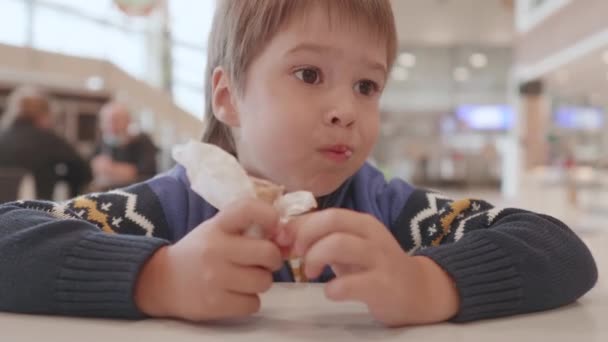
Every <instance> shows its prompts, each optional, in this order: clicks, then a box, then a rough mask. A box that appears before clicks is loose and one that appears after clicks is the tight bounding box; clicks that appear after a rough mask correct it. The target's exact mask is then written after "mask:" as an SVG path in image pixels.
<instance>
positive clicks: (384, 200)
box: [0, 165, 597, 321]
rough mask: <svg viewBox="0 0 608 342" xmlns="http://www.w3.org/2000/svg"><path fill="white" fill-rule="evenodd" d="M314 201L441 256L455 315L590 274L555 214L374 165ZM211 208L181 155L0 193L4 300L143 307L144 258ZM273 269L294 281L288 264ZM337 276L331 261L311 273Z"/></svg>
mask: <svg viewBox="0 0 608 342" xmlns="http://www.w3.org/2000/svg"><path fill="white" fill-rule="evenodd" d="M319 203H320V205H321V207H322V208H330V207H336V208H347V209H352V210H355V211H358V212H364V213H368V214H371V215H373V216H375V217H376V218H377V219H378V220H379V221H380V222H382V223H384V226H385V227H386V229H389V230H390V232H391V233H392V235H393V236H394V237H395V239H396V240H397V241H398V242H399V244H400V245H401V247H402V248H403V250H405V251H407V252H408V253H410V254H412V255H424V256H427V257H430V258H431V259H433V260H434V261H435V262H436V263H437V264H439V265H440V266H441V267H442V268H443V269H444V270H445V271H446V272H448V273H449V274H450V275H451V277H452V278H453V279H454V281H455V283H456V286H457V288H458V291H459V294H460V299H461V300H460V310H459V313H458V315H457V316H456V317H455V318H454V320H455V321H470V320H476V319H483V318H491V317H499V316H506V315H513V314H519V313H526V312H532V311H539V310H546V309H551V308H555V307H558V306H562V305H565V304H568V303H571V302H573V301H575V300H576V299H577V298H579V297H580V296H582V295H583V294H584V293H586V292H587V291H588V290H589V289H591V288H592V287H593V285H594V284H595V282H596V280H597V268H596V265H595V263H594V261H593V258H592V256H591V254H590V252H589V250H588V249H587V248H586V246H585V245H584V244H583V242H581V240H580V239H579V238H578V237H577V236H576V235H575V234H574V233H573V232H572V231H571V230H570V229H569V228H568V227H567V226H565V225H564V224H563V223H561V222H560V221H558V220H556V219H554V218H552V217H549V216H545V215H540V214H536V213H532V212H528V211H524V210H520V209H503V208H495V207H493V206H492V205H490V204H489V203H487V202H485V201H481V200H473V199H463V200H452V199H449V198H446V197H444V196H442V195H440V194H437V193H433V192H429V191H424V190H420V189H415V188H413V187H412V186H410V185H409V184H407V183H405V182H403V181H401V180H392V181H390V182H386V181H385V179H384V177H383V175H382V174H381V173H380V172H379V171H378V170H376V169H375V168H373V167H372V166H370V165H364V166H363V167H362V168H361V169H360V170H359V172H357V173H356V174H355V175H354V176H353V177H351V178H350V179H348V180H347V181H346V182H345V183H344V184H343V185H342V186H341V187H340V188H339V189H338V190H336V191H335V192H334V193H332V194H330V195H328V196H326V197H324V198H321V199H319ZM216 212H217V210H216V209H215V208H213V207H212V206H210V205H209V204H208V203H206V202H205V201H204V200H203V199H202V198H201V197H199V196H198V195H197V194H195V193H194V192H192V191H191V190H190V186H189V182H188V179H187V177H186V174H185V171H184V169H183V168H182V167H180V166H178V167H176V168H174V169H173V170H171V171H170V172H168V173H167V174H164V175H161V176H158V177H156V178H154V179H151V180H149V181H147V182H144V183H140V184H137V185H134V186H131V187H128V188H125V189H120V190H115V191H110V192H107V193H98V194H90V195H87V196H83V197H79V198H75V199H73V200H71V201H69V202H66V203H50V202H40V201H29V202H15V203H9V204H4V205H0V310H2V311H9V312H22V313H41V314H61V315H77V316H95V317H123V318H138V317H142V314H141V312H139V311H138V309H137V307H136V306H135V303H134V300H133V288H134V284H135V282H136V279H137V276H138V273H139V271H140V270H141V268H142V266H143V265H144V263H145V262H146V260H148V258H150V256H151V255H152V254H153V253H154V252H155V251H156V250H157V249H158V248H159V247H161V246H163V245H166V244H170V243H172V242H175V241H178V240H179V239H181V238H182V237H184V236H185V235H186V234H187V233H188V232H189V231H190V230H192V229H193V228H195V227H197V226H198V225H200V223H201V222H203V221H205V220H207V219H209V218H211V217H213V215H215V214H216ZM274 277H275V281H293V276H292V274H291V272H290V270H289V268H288V267H285V268H284V269H282V270H280V271H278V272H276V273H275V275H274ZM332 277H334V275H333V274H332V272H331V269H330V268H326V269H325V271H324V272H323V273H322V275H321V276H320V277H319V278H318V279H315V280H313V281H319V282H326V281H328V280H330V279H331V278H332ZM404 310H407V308H404Z"/></svg>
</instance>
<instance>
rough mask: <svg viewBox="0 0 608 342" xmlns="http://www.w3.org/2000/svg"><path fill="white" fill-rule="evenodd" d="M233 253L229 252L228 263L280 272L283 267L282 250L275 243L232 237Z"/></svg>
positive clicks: (230, 242)
mask: <svg viewBox="0 0 608 342" xmlns="http://www.w3.org/2000/svg"><path fill="white" fill-rule="evenodd" d="M228 239H230V241H229V243H228V244H227V245H229V246H230V247H231V251H229V252H227V253H226V255H227V259H228V261H230V262H232V263H233V264H236V265H240V266H259V267H263V268H265V269H267V270H269V271H276V270H279V269H280V268H281V267H282V266H283V258H282V256H281V250H280V249H279V247H277V246H276V245H275V244H274V243H273V242H271V241H268V240H260V239H255V238H248V237H244V236H230V237H228Z"/></svg>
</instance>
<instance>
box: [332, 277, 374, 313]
mask: <svg viewBox="0 0 608 342" xmlns="http://www.w3.org/2000/svg"><path fill="white" fill-rule="evenodd" d="M373 284H374V279H373V276H372V273H371V272H369V271H368V272H360V273H351V274H348V275H345V276H342V277H339V278H334V279H333V280H332V281H330V282H329V283H327V284H326V285H325V296H326V297H327V298H329V299H331V300H334V301H339V302H342V301H351V300H352V301H359V302H363V303H366V304H367V305H373V303H374V302H375V301H376V300H375V296H377V292H378V289H377V288H375V287H374V285H373Z"/></svg>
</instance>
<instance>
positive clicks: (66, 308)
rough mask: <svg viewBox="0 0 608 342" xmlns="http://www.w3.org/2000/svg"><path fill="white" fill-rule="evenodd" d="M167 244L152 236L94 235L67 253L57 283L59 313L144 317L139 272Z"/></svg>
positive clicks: (56, 299) (55, 294)
mask: <svg viewBox="0 0 608 342" xmlns="http://www.w3.org/2000/svg"><path fill="white" fill-rule="evenodd" d="M166 244H168V242H167V241H165V240H162V239H157V238H151V237H143V236H133V235H119V234H105V233H97V232H95V233H92V234H90V235H89V236H87V237H85V238H84V239H82V240H81V241H80V242H79V244H78V245H77V246H76V247H74V248H73V249H72V250H70V251H67V255H66V256H65V262H64V264H63V267H62V269H61V271H60V273H59V275H58V278H57V280H56V282H55V293H54V300H55V303H56V305H57V306H58V309H57V310H56V311H57V312H58V313H60V314H66V315H76V316H95V317H116V318H141V317H144V315H143V314H142V313H141V312H140V311H139V310H138V309H137V306H136V305H135V301H134V297H133V291H134V287H135V282H136V281H137V276H138V274H139V271H140V270H141V268H142V267H143V265H144V264H145V263H146V261H147V260H148V259H149V258H150V257H151V255H152V254H153V253H154V252H155V251H156V250H157V249H158V248H160V247H161V246H163V245H166Z"/></svg>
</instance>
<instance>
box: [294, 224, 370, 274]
mask: <svg viewBox="0 0 608 342" xmlns="http://www.w3.org/2000/svg"><path fill="white" fill-rule="evenodd" d="M373 255H374V254H373V249H372V248H370V244H369V243H368V242H367V241H366V240H364V239H362V238H360V237H358V236H355V235H352V234H347V233H332V234H330V235H328V236H326V237H324V238H322V239H321V240H319V241H317V242H316V243H315V244H313V245H312V246H311V247H310V249H309V250H308V252H307V253H306V255H305V259H304V272H305V274H306V276H307V277H308V278H316V277H318V276H319V275H320V274H321V272H322V271H323V268H324V267H325V266H326V265H343V266H348V267H349V268H350V267H354V268H362V269H365V270H366V269H369V268H371V267H373V265H374V256H373Z"/></svg>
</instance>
